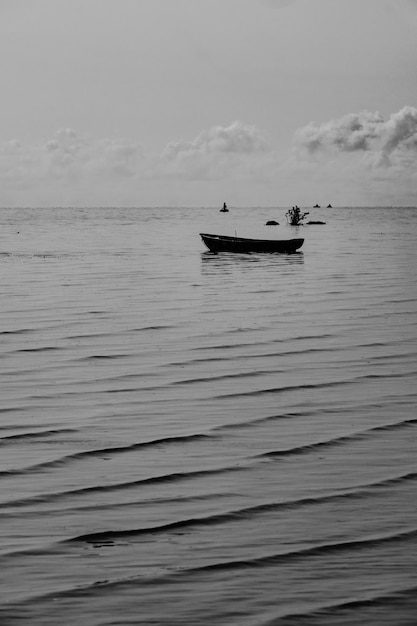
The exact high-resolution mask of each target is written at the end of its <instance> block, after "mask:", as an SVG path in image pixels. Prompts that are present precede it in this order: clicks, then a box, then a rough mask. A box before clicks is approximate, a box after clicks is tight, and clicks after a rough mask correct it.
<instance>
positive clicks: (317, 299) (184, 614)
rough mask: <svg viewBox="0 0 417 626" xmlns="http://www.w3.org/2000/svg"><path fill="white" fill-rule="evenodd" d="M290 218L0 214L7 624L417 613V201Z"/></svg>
mask: <svg viewBox="0 0 417 626" xmlns="http://www.w3.org/2000/svg"><path fill="white" fill-rule="evenodd" d="M284 215H285V209H272V208H271V209H259V208H258V209H255V208H254V209H233V208H232V209H231V211H230V213H229V214H225V215H223V214H219V212H218V209H199V208H195V209H169V208H166V209H133V208H132V209H120V208H114V209H70V208H69V209H2V210H0V223H1V235H0V237H1V249H0V270H1V277H2V278H1V286H0V290H1V291H0V292H1V298H0V315H1V326H0V341H1V352H0V384H1V387H0V389H1V394H0V488H1V491H0V528H1V533H0V585H1V599H0V603H1V604H0V623H1V625H2V626H9V625H15V624H18V625H20V624H25V625H26V624H27V625H29V624H30V626H56V625H57V624H62V625H64V626H73V625H74V626H75V625H76V626H79V625H80V624H82V625H87V626H110V625H117V626H124V625H128V624H130V625H131V624H140V625H151V624H152V625H164V626H173V625H178V626H180V625H181V626H183V625H192V626H200V625H201V626H212V625H213V624H216V625H218V626H223V625H224V626H249V625H250V626H286V625H296V626H298V625H300V626H304V625H305V626H313V625H315V626H339V625H349V626H352V625H358V626H359V625H360V626H363V625H364V624H366V625H367V626H403V625H415V624H416V623H417V593H416V592H417V581H416V572H417V549H416V548H417V455H416V452H417V446H416V425H417V417H416V405H417V384H416V382H417V359H416V353H417V289H416V267H417V209H400V208H390V209H382V208H362V209H349V208H337V209H336V208H335V209H312V210H311V215H310V217H311V218H312V219H318V220H324V221H326V224H325V225H322V226H320V225H314V226H313V225H311V226H305V227H302V228H298V227H290V226H287V225H285V223H284V222H285V217H284ZM269 219H275V220H277V221H279V222H280V226H277V227H267V226H265V222H266V221H267V220H269ZM199 232H217V233H224V234H234V233H235V232H237V234H239V235H241V236H245V235H246V236H251V235H252V236H260V237H268V236H269V237H277V238H281V237H282V238H290V237H294V236H296V237H298V236H303V237H304V238H305V243H304V246H303V248H302V249H301V252H300V254H294V255H230V254H220V255H212V254H210V253H208V252H207V251H205V249H204V246H203V244H202V242H201V240H200V238H199V235H198V233H199Z"/></svg>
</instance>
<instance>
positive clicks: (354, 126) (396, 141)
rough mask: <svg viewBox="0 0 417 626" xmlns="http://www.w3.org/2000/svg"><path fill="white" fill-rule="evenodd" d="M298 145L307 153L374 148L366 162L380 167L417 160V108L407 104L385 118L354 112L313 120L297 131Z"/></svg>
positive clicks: (367, 150)
mask: <svg viewBox="0 0 417 626" xmlns="http://www.w3.org/2000/svg"><path fill="white" fill-rule="evenodd" d="M294 145H295V147H296V149H297V150H298V151H299V152H300V151H301V154H302V153H303V152H305V153H306V154H307V155H310V156H311V155H314V154H316V153H323V152H326V151H331V153H332V156H333V157H334V156H335V153H337V152H357V151H362V152H370V153H371V155H370V156H367V157H366V158H365V162H367V163H371V162H372V163H373V164H374V165H375V166H377V167H390V166H391V165H400V164H401V163H403V164H404V165H407V164H408V163H410V162H413V163H416V161H417V108H415V107H412V106H405V107H403V108H402V109H401V110H400V111H398V112H397V113H393V114H392V115H391V116H390V117H389V119H388V120H384V118H383V117H382V115H381V114H380V113H377V112H376V113H370V112H368V111H363V112H361V113H350V114H349V115H345V116H344V117H341V118H339V119H336V120H331V121H329V122H325V123H323V124H317V123H315V122H310V123H309V124H307V125H306V126H304V127H303V128H300V129H298V130H297V131H296V133H295V135H294Z"/></svg>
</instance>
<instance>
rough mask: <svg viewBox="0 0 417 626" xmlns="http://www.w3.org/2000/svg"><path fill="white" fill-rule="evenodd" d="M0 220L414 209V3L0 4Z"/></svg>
mask: <svg viewBox="0 0 417 626" xmlns="http://www.w3.org/2000/svg"><path fill="white" fill-rule="evenodd" d="M0 68H1V107H0V111H1V115H0V206H19V205H25V206H28V205H32V206H39V205H82V206H88V205H94V206H98V205H100V206H101V205H113V206H114V205H116V206H118V205H124V206H127V205H133V206H169V205H176V206H216V205H219V204H221V203H223V201H226V202H228V203H229V204H230V205H240V206H250V205H256V206H258V205H259V206H260V205H263V206H286V205H292V204H295V203H297V204H299V205H312V204H315V203H316V202H318V203H320V204H327V202H332V204H334V205H369V204H373V205H377V204H383V205H391V204H393V205H416V204H417V108H416V107H417V2H416V1H415V0H0Z"/></svg>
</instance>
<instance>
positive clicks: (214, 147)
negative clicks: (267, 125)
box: [163, 121, 268, 159]
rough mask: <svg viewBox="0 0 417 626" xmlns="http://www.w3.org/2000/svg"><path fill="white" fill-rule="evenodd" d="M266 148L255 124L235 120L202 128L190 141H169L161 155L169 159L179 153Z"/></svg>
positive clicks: (243, 151) (232, 151) (261, 150)
mask: <svg viewBox="0 0 417 626" xmlns="http://www.w3.org/2000/svg"><path fill="white" fill-rule="evenodd" d="M267 149H268V145H267V143H266V141H265V139H264V138H263V136H262V134H261V133H260V131H259V130H258V129H257V128H256V127H255V126H248V125H245V124H242V122H239V121H236V122H233V124H231V125H230V126H226V127H224V126H213V127H212V128H210V130H204V131H202V132H201V133H200V134H199V135H198V136H197V137H196V138H195V139H193V140H192V141H179V142H172V143H169V144H168V145H167V147H166V148H165V150H164V152H163V157H164V158H167V159H171V158H176V157H177V156H179V155H191V156H192V157H196V156H199V155H205V154H213V153H224V154H226V153H228V154H253V153H256V152H264V151H266V150H267Z"/></svg>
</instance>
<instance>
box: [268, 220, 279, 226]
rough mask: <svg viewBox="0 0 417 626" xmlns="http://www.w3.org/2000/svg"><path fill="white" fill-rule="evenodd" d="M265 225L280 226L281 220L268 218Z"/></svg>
mask: <svg viewBox="0 0 417 626" xmlns="http://www.w3.org/2000/svg"><path fill="white" fill-rule="evenodd" d="M265 226H279V222H276V221H275V220H268V221H267V222H266V224H265Z"/></svg>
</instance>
